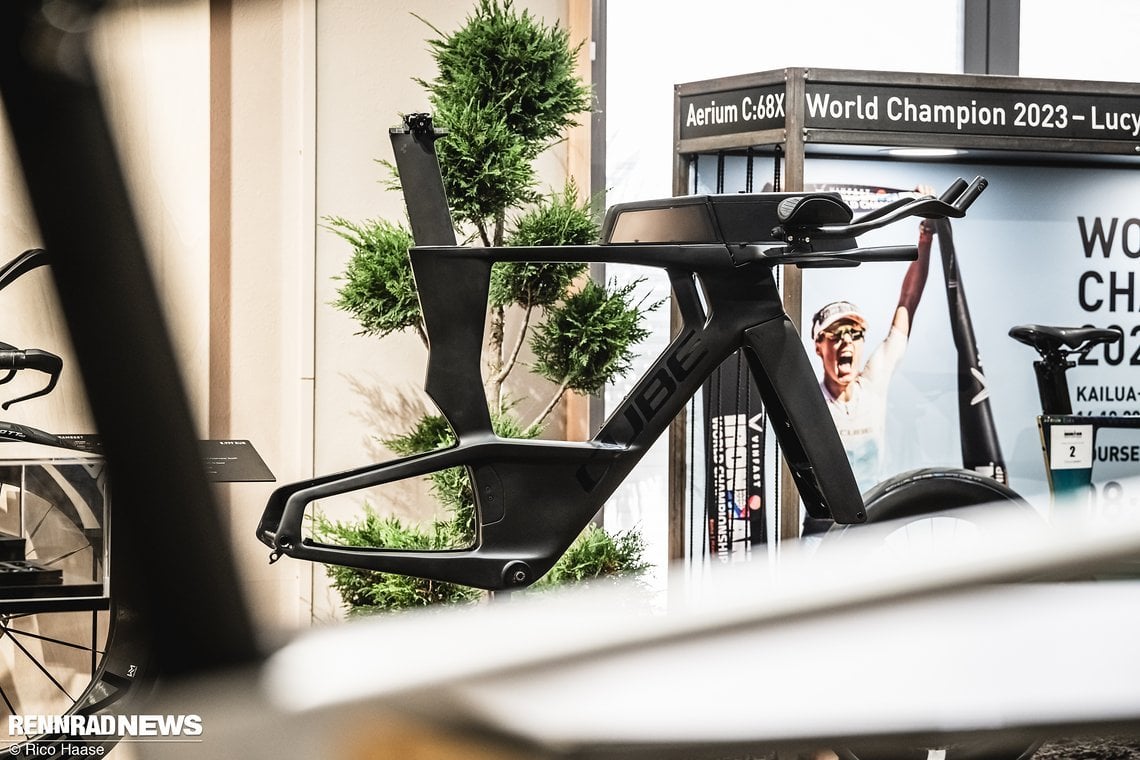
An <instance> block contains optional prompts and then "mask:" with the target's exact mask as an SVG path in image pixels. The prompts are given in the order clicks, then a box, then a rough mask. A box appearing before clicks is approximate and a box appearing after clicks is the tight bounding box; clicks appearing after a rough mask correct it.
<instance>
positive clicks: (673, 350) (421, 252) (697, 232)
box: [257, 117, 985, 590]
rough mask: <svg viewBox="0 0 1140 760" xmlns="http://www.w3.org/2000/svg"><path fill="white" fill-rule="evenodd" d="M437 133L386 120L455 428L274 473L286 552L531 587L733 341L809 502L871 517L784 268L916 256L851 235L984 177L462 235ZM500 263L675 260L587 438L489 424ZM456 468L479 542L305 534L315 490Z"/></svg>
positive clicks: (440, 385) (666, 266)
mask: <svg viewBox="0 0 1140 760" xmlns="http://www.w3.org/2000/svg"><path fill="white" fill-rule="evenodd" d="M417 118H420V121H419V122H417V121H416V119H417ZM437 137H438V133H436V132H434V131H433V130H432V128H431V126H430V121H427V122H426V123H425V121H424V120H422V117H411V118H410V119H409V122H408V127H407V128H406V129H401V130H393V135H392V138H393V144H394V146H395V148H396V156H397V165H398V167H399V170H400V176H401V178H402V181H403V183H404V191H405V198H406V201H407V205H408V212H409V218H410V221H411V224H412V232H413V236H414V239H415V240H416V241H417V245H416V247H414V248H413V249H412V250H411V251H410V257H411V266H412V270H413V273H414V275H415V280H416V285H417V288H418V291H419V298H420V304H421V307H422V313H423V317H424V323H425V328H426V331H427V335H428V343H429V346H430V351H429V359H428V366H427V378H426V383H425V386H424V387H425V390H426V391H427V393H428V394H429V395H430V396H431V398H432V399H433V400H434V401H435V403H436V405H437V407H438V408H439V411H440V413H441V414H442V415H443V416H444V418H445V419H446V420H447V421H448V422H449V423H450V425H451V427H452V430H453V431H454V433H455V436H456V439H457V441H458V443H457V444H456V445H455V446H454V447H451V448H448V449H443V450H438V451H434V452H430V453H427V454H421V455H416V456H411V457H406V458H403V459H398V460H394V461H392V462H389V463H384V464H378V465H371V466H367V467H362V468H359V469H355V470H351V471H348V472H343V473H339V474H334V475H327V476H323V477H317V478H313V479H310V480H306V481H302V482H298V483H293V484H289V485H286V486H282V487H280V488H278V489H277V490H276V491H275V492H274V494H273V495H272V496H271V498H270V501H269V503H268V506H267V507H266V510H265V513H264V515H263V517H262V520H261V523H260V524H259V526H258V529H257V535H258V537H259V539H260V540H262V541H263V542H264V543H266V544H267V545H269V546H270V547H272V548H273V552H274V554H273V558H274V559H276V558H277V557H279V556H281V555H282V554H284V555H288V556H291V557H295V558H299V559H306V560H313V561H318V562H325V563H332V564H338V565H345V566H350V567H359V568H365V569H371V570H378V571H382V572H391V573H400V574H405V575H412V576H418V577H424V578H430V579H434V580H440V581H450V582H455V583H461V584H465V585H470V586H476V587H480V588H484V589H491V590H500V589H509V588H513V587H521V586H526V585H529V584H530V583H533V582H534V581H535V580H537V579H538V578H539V577H541V576H542V575H543V574H544V573H545V572H546V571H547V570H549V569H550V567H551V566H552V565H553V564H554V562H555V561H556V560H557V559H558V558H559V557H560V556H561V555H562V553H563V552H564V551H565V550H566V548H567V547H568V546H569V545H570V543H571V542H572V541H573V540H574V538H575V537H576V536H577V535H578V534H579V533H580V532H581V531H582V529H583V528H584V527H585V526H586V525H587V524H588V523H589V521H590V520H591V519H592V518H593V517H594V515H595V514H597V512H598V510H599V509H601V507H602V506H603V504H604V503H605V501H606V500H607V499H608V498H609V497H610V496H611V495H612V494H613V493H614V491H615V490H616V489H617V487H618V486H619V485H620V484H621V483H622V481H623V480H624V479H625V478H626V476H627V475H628V474H629V472H630V471H631V470H632V469H633V467H634V466H635V465H636V464H637V462H638V461H639V460H640V459H641V457H642V456H643V455H644V454H645V452H646V451H647V450H648V449H649V447H650V446H651V445H652V444H653V443H654V441H656V440H657V438H658V437H659V436H660V435H661V433H662V432H664V431H665V429H666V428H667V427H668V425H669V423H670V422H671V421H672V420H673V418H674V417H675V416H676V415H677V414H678V413H679V412H680V411H681V410H682V409H683V408H684V406H685V405H686V403H687V402H688V400H689V399H690V397H692V395H693V394H694V393H696V392H697V390H698V389H699V388H700V387H701V385H702V384H703V383H704V382H705V380H706V379H707V378H708V377H709V375H710V374H711V373H712V372H713V371H714V370H715V369H716V368H717V367H718V366H719V365H720V364H721V363H722V362H723V361H724V360H725V359H726V358H727V357H729V356H730V355H731V354H732V353H733V352H735V351H736V350H738V349H743V351H744V355H745V357H746V358H747V361H748V365H749V367H750V369H751V370H752V373H753V374H754V376H755V378H756V381H757V384H758V386H759V389H760V393H761V396H762V399H763V402H764V408H765V410H766V413H767V415H768V417H769V420H770V422H771V424H772V427H773V429H774V432H775V435H776V437H777V440H778V442H779V445H780V447H781V451H782V454H783V456H784V458H785V460H786V462H787V464H788V466H789V468H790V470H791V473H792V475H793V477H794V480H795V483H796V485H797V488H798V489H799V492H800V495H801V498H802V499H803V502H804V505H805V508H806V509H807V511H808V513H809V514H811V515H812V516H813V517H825V518H831V519H834V520H835V521H836V522H839V523H843V524H850V523H858V522H863V521H864V520H866V514H865V511H864V506H863V501H862V498H861V496H860V494H859V489H858V487H857V486H856V483H855V479H854V476H853V475H852V472H851V467H850V465H849V463H848V461H847V457H846V454H845V452H844V449H843V445H842V443H841V441H840V438H839V435H838V433H837V432H836V429H835V426H834V424H833V422H832V420H831V415H830V413H829V411H828V409H827V407H826V405H825V403H824V400H823V397H822V394H821V393H820V391H819V387H818V382H817V380H816V377H815V373H814V371H813V369H812V367H811V364H810V361H809V359H808V356H807V353H806V352H805V350H804V347H803V344H802V342H801V340H800V336H799V333H798V332H797V331H796V329H795V327H794V325H793V323H792V321H791V320H790V319H789V317H788V315H787V314H786V313H785V311H784V307H783V302H782V299H781V296H780V292H779V288H778V287H777V284H776V280H775V274H774V271H773V270H774V267H776V266H779V265H782V264H788V263H792V264H798V265H801V266H854V265H857V264H858V263H860V262H863V261H884V260H908V259H913V258H915V256H916V249H915V248H914V247H913V246H901V247H887V248H872V249H861V248H858V247H857V244H856V242H855V238H856V236H857V235H859V234H861V233H862V232H864V231H867V230H870V229H875V228H878V227H881V226H884V225H886V224H890V223H892V222H894V221H898V220H899V219H902V218H906V217H911V216H916V215H918V216H928V217H934V218H944V217H947V216H954V217H960V216H962V215H963V214H964V213H965V209H966V207H967V206H968V205H969V203H971V202H972V201H973V200H974V199H975V198H976V197H977V195H978V194H979V193H980V192H981V191H982V190H983V189H984V187H985V180H984V179H982V178H978V179H976V180H975V181H974V183H972V184H970V185H967V183H965V182H964V181H962V180H959V181H958V182H956V183H955V184H954V185H953V186H952V187H951V188H950V190H948V191H947V193H946V194H944V195H943V197H942V198H938V199H936V198H933V197H925V198H920V199H905V200H904V201H902V202H900V203H898V204H893V205H892V206H890V207H885V208H883V209H880V210H878V211H876V212H873V216H872V215H870V214H869V215H867V216H864V217H862V218H861V219H860V220H858V221H856V222H854V223H851V212H850V209H849V208H847V207H846V205H845V204H843V203H842V201H840V200H839V198H838V196H837V195H833V194H809V195H805V194H803V193H764V194H750V195H719V196H712V195H703V196H686V197H678V198H669V199H665V200H657V201H646V202H638V203H629V204H621V205H617V206H614V207H613V208H611V209H610V210H609V211H608V213H607V215H606V218H605V221H604V224H603V235H602V239H603V242H602V244H600V245H588V246H562V247H492V248H474V247H463V246H457V245H455V242H454V232H453V228H452V224H451V219H450V216H449V214H448V212H447V205H446V199H445V195H444V192H443V184H442V180H441V179H440V171H439V166H438V162H437V160H436V157H435V151H434V140H435V139H436V138H437ZM425 243H426V244H425ZM496 262H536V263H537V262H605V263H620V264H633V265H640V266H645V267H652V268H657V269H663V270H664V271H665V273H666V274H667V276H668V278H669V281H670V284H671V288H672V294H673V299H674V304H675V306H676V308H677V310H678V312H679V314H680V318H681V319H680V322H681V327H680V329H679V330H678V331H677V334H676V335H675V336H674V337H673V339H672V341H671V342H670V344H669V346H668V347H667V348H666V349H665V351H664V352H663V353H662V355H661V356H660V357H659V358H658V359H657V360H656V361H655V362H654V363H653V365H652V366H651V367H650V368H649V369H648V370H646V372H645V373H644V375H643V376H642V377H641V378H640V380H639V381H638V382H637V383H636V385H635V386H634V387H633V389H632V391H631V392H630V393H629V395H628V396H627V397H626V398H625V399H624V400H623V401H622V402H621V404H619V405H618V407H617V408H616V409H614V410H613V412H612V414H611V415H610V416H609V418H608V419H607V421H606V422H605V423H604V424H603V425H602V427H601V429H600V430H599V431H598V433H597V435H596V436H595V437H594V438H593V439H592V440H589V441H586V442H581V443H578V442H562V441H531V440H508V439H502V438H499V437H498V436H497V435H495V433H494V432H493V431H492V428H491V417H490V413H489V411H488V407H487V402H486V399H485V397H484V395H483V394H484V391H483V382H482V374H481V371H480V369H481V368H480V361H481V351H482V343H483V336H484V320H485V314H486V309H487V294H488V287H489V282H490V276H491V268H492V266H493V264H494V263H496ZM457 283H459V284H460V286H458V287H457ZM460 466H462V467H466V468H467V471H468V473H469V475H470V478H471V483H472V487H473V492H474V498H475V506H476V514H477V534H476V537H475V543H474V545H473V546H472V547H471V548H468V549H461V550H454V551H422V552H421V551H404V550H388V549H384V548H380V547H378V548H359V547H344V546H336V545H331V544H325V543H320V542H316V541H313V540H311V539H308V538H304V537H303V535H302V525H303V521H304V517H305V510H306V507H307V506H308V505H309V504H310V503H311V502H313V501H314V500H317V499H321V498H325V497H330V496H334V495H337V494H343V493H348V492H351V491H356V490H359V489H363V488H367V487H371V486H376V485H380V484H384V483H390V482H395V481H399V480H404V479H408V478H414V477H420V476H424V475H427V474H430V473H433V472H437V471H439V470H442V469H445V468H450V467H460Z"/></svg>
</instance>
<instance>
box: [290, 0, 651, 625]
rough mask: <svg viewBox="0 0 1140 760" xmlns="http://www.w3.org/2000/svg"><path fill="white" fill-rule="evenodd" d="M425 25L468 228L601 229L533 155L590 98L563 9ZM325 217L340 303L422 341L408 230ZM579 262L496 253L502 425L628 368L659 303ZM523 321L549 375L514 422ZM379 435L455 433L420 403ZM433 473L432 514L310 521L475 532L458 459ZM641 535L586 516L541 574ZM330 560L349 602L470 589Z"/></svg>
mask: <svg viewBox="0 0 1140 760" xmlns="http://www.w3.org/2000/svg"><path fill="white" fill-rule="evenodd" d="M425 23H427V22H425ZM428 26H429V27H430V26H431V25H430V24H428ZM431 28H432V30H433V31H435V32H436V34H437V38H436V39H433V40H430V41H429V43H428V44H429V46H430V49H431V53H432V56H433V58H434V59H435V62H436V64H437V69H438V71H437V75H436V77H435V78H434V79H432V80H431V81H424V80H422V79H421V80H417V81H419V83H420V84H421V85H423V86H424V87H425V88H426V89H427V92H428V98H429V101H430V102H431V104H432V108H433V109H434V117H435V121H436V124H437V125H438V126H441V127H443V128H445V129H446V130H447V134H446V136H444V137H442V138H441V139H439V140H437V141H436V143H435V147H436V153H437V155H438V157H439V161H440V169H441V172H442V175H443V180H444V187H445V190H446V192H447V196H448V201H449V205H450V207H451V214H452V219H453V220H454V221H455V222H456V223H457V224H459V225H460V226H461V227H464V228H467V229H468V231H469V232H470V230H471V228H473V229H474V233H473V234H469V235H468V237H470V238H474V237H476V236H477V237H478V239H479V240H480V241H481V242H482V243H483V244H484V245H503V244H506V245H513V246H558V245H582V244H589V243H594V242H596V241H597V237H598V224H597V220H596V218H595V216H594V214H593V213H592V212H591V210H590V206H589V203H584V202H580V201H579V200H578V198H579V191H578V188H577V187H576V186H575V185H574V184H573V183H572V182H569V183H567V184H566V186H565V187H564V188H563V189H562V190H560V191H553V192H551V193H550V194H549V195H548V196H542V195H540V194H539V193H538V192H537V191H536V189H535V185H536V175H535V169H534V159H535V158H536V157H537V156H538V155H539V154H540V153H542V151H544V150H546V149H547V148H548V147H550V146H551V145H552V144H554V143H555V142H556V141H558V140H559V139H561V135H562V134H563V132H564V131H565V130H566V128H567V127H569V126H571V125H572V124H573V123H574V118H575V116H576V115H577V114H580V113H583V112H585V111H587V110H588V109H589V106H590V93H589V90H588V89H587V87H586V86H585V85H584V84H583V83H582V82H581V81H580V80H579V79H578V77H577V76H576V75H575V71H574V66H575V56H576V54H577V52H578V50H579V48H580V46H578V47H573V46H571V44H570V41H569V36H568V34H567V32H566V30H564V29H563V28H561V27H560V26H559V25H558V24H557V23H556V24H554V25H552V26H547V25H545V24H543V23H542V22H541V21H540V20H539V19H536V18H534V17H533V16H531V15H530V13H529V12H527V11H525V10H524V11H522V12H517V11H516V10H515V8H514V7H513V5H512V0H478V3H477V5H476V6H475V9H474V11H473V12H472V13H471V14H470V15H469V16H468V17H467V19H466V21H465V23H464V25H463V26H462V27H461V28H459V29H458V30H456V31H454V32H452V33H444V32H441V31H440V30H438V29H436V28H435V27H431ZM386 165H387V164H386ZM387 166H389V168H391V166H390V165H387ZM327 222H328V227H329V229H331V230H332V231H333V232H335V233H336V234H337V235H339V236H340V237H341V238H343V239H344V240H346V241H347V242H348V243H349V244H351V245H352V247H353V249H354V253H353V256H352V258H351V260H350V261H349V263H348V265H347V267H346V270H345V273H344V276H343V277H342V278H341V279H342V280H343V281H344V284H343V285H342V287H341V288H340V289H339V290H338V299H337V301H336V302H335V305H336V306H337V308H340V309H343V310H344V311H346V312H348V313H350V314H351V315H352V316H353V317H354V318H355V319H356V320H357V321H358V322H359V323H360V325H361V328H362V333H363V334H367V335H375V336H379V337H383V336H386V335H389V334H391V333H393V332H397V331H400V330H409V329H410V330H415V331H417V332H418V334H419V335H420V337H421V339H423V340H424V341H425V344H426V334H425V333H424V330H423V325H422V315H421V313H420V309H419V302H418V299H417V297H416V291H415V283H414V279H413V277H412V272H411V267H410V264H409V261H408V249H409V248H410V247H411V246H412V238H411V235H410V234H409V233H408V232H407V230H405V229H404V228H403V227H401V226H399V225H393V224H390V223H388V222H385V221H382V220H369V221H367V222H364V223H361V224H355V223H353V222H349V221H347V220H345V219H342V218H339V217H331V218H329V219H328V220H327ZM585 271H586V266H585V265H584V264H576V263H569V264H559V263H535V262H519V263H515V262H510V263H507V262H502V263H498V264H496V265H495V266H494V267H493V268H492V272H491V281H490V285H489V304H488V326H489V330H488V334H489V339H488V352H487V354H488V356H489V359H488V367H487V377H486V379H485V385H486V388H485V390H486V395H487V399H488V408H489V410H490V412H491V420H492V427H493V429H494V432H495V433H496V434H497V435H498V436H500V437H503V438H534V437H537V436H538V435H539V434H540V433H541V432H542V428H543V425H544V420H545V419H546V417H547V415H549V413H550V412H551V410H553V409H554V408H555V406H556V404H557V403H558V401H559V399H561V397H562V396H563V395H564V394H565V393H566V392H567V390H568V389H572V390H578V391H580V392H583V393H592V392H595V391H596V390H598V389H599V388H601V387H602V385H604V383H605V382H607V381H608V380H609V379H612V378H613V377H615V376H617V375H618V374H620V373H622V372H624V371H626V369H628V366H629V361H630V358H631V356H632V351H631V347H632V346H633V345H634V344H635V343H637V342H638V341H640V340H642V339H643V338H644V337H645V335H646V330H645V329H644V328H643V326H642V315H643V313H644V312H645V311H647V310H648V309H651V308H655V307H656V305H652V306H645V305H644V304H643V303H641V302H635V301H634V298H633V288H634V285H629V286H626V287H617V286H613V287H611V288H606V287H603V286H600V285H597V284H595V283H593V282H590V281H589V280H588V279H587V278H585V277H584V275H585ZM463 286H464V283H456V287H463ZM532 312H534V313H545V320H544V321H543V322H542V324H541V325H539V326H538V328H537V329H535V328H534V327H533V326H532V325H531V315H532ZM511 315H521V318H520V319H519V321H520V322H521V325H520V326H519V327H518V329H515V330H511V331H508V330H507V329H506V328H507V319H508V317H509V316H511ZM512 318H513V317H512ZM508 334H511V335H512V336H517V338H516V337H512V340H514V344H513V345H512V346H509V347H508V346H506V345H504V341H505V338H506V336H507V335H508ZM528 335H533V339H532V340H531V346H532V350H533V351H534V352H535V356H536V364H535V366H534V367H532V369H534V370H535V371H536V372H538V373H539V374H540V375H542V376H544V377H546V378H548V379H550V380H552V381H553V382H554V383H555V384H556V386H557V387H556V390H555V391H554V393H553V394H552V395H551V398H550V399H549V401H548V402H547V404H546V406H545V407H544V408H543V410H542V411H541V412H540V413H539V414H538V415H537V416H536V417H535V419H534V421H533V422H531V423H529V424H523V423H522V422H520V421H519V420H518V418H517V416H516V415H515V413H514V411H513V409H512V407H511V403H510V402H509V400H508V398H507V395H506V393H505V391H504V384H505V382H506V380H507V378H508V376H510V374H511V372H512V370H513V369H515V368H516V367H517V366H521V362H520V360H519V356H520V350H521V349H522V347H523V346H524V345H525V342H526V340H527V336H528ZM384 444H385V445H386V446H387V447H388V448H389V449H390V450H392V451H393V452H395V453H396V454H398V455H401V456H413V455H416V454H421V453H424V452H428V451H435V450H438V449H441V448H447V447H449V446H453V445H455V436H454V434H453V432H452V430H451V428H450V426H449V425H448V424H447V422H446V420H444V419H443V418H442V417H441V416H439V415H427V416H424V417H423V418H422V419H420V420H419V422H418V423H417V424H416V425H415V426H414V427H413V428H412V429H411V430H410V431H408V432H407V433H405V434H404V435H400V436H396V437H393V438H390V439H388V440H385V441H384ZM428 479H429V482H430V487H431V492H432V495H433V497H434V498H435V499H436V500H437V501H438V503H439V504H440V506H441V507H442V508H443V512H444V517H443V518H442V519H437V520H436V521H434V522H433V523H432V524H431V525H430V526H427V527H424V528H420V527H409V526H406V525H404V524H403V523H402V522H401V521H400V520H398V519H396V518H392V517H388V518H381V517H380V516H378V515H377V514H376V512H375V511H374V510H373V509H372V508H371V507H369V508H368V509H366V511H365V514H364V516H363V518H362V519H361V520H360V521H359V522H345V523H341V522H333V521H330V520H328V519H327V518H325V517H323V516H321V515H317V516H315V517H314V521H313V528H312V530H313V535H314V537H315V538H317V539H318V540H326V541H332V542H337V543H342V544H345V545H349V546H372V547H384V548H390V549H421V550H450V549H457V548H464V547H469V546H471V545H472V544H473V543H474V542H475V540H476V524H475V517H476V515H475V499H474V494H473V491H472V485H471V481H470V477H469V475H468V472H467V469H466V468H463V467H454V468H448V469H445V470H442V471H439V472H435V473H432V474H431V475H429V476H428ZM642 549H643V545H642V542H641V539H640V536H637V535H636V534H632V533H630V534H620V535H618V536H610V535H609V534H607V533H606V532H605V531H604V530H601V529H594V528H591V529H588V530H587V531H586V532H585V533H583V535H582V537H580V538H579V539H578V541H576V542H575V544H574V546H573V547H572V548H571V550H570V551H569V552H568V553H567V555H566V557H564V558H563V559H562V560H560V562H559V563H558V565H556V566H555V568H554V570H552V571H551V573H549V574H548V579H546V580H544V581H543V582H544V583H545V584H546V585H550V584H552V583H556V582H560V581H559V579H561V580H564V581H567V582H569V581H575V580H585V579H588V578H593V577H597V576H600V575H605V574H615V573H624V572H631V571H639V570H640V569H642V568H644V566H645V565H644V563H643V562H642V560H641V551H642ZM329 575H330V578H331V579H332V582H333V585H334V587H336V588H337V589H338V591H340V593H341V596H342V597H343V599H344V601H345V604H346V605H347V606H348V607H349V608H350V609H351V610H352V611H354V612H359V611H378V610H389V609H400V608H404V607H409V606H422V605H426V604H434V603H462V602H469V601H471V600H472V599H473V598H476V597H478V596H479V592H473V591H472V590H470V589H464V588H462V587H457V586H454V585H452V584H441V583H434V582H430V581H426V580H421V579H415V578H406V577H402V576H396V575H391V574H387V573H376V572H371V571H367V570H360V569H355V568H345V567H336V566H330V567H329Z"/></svg>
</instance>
